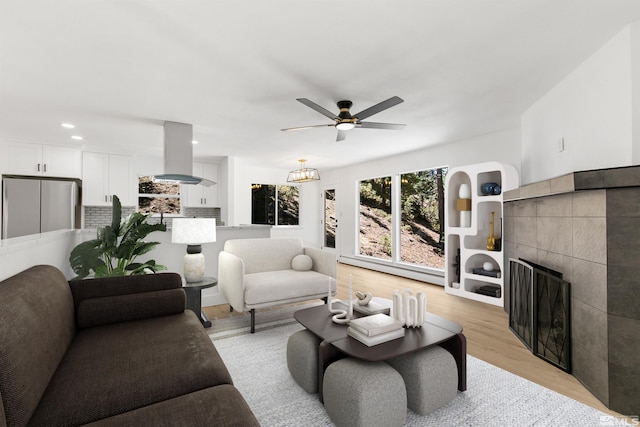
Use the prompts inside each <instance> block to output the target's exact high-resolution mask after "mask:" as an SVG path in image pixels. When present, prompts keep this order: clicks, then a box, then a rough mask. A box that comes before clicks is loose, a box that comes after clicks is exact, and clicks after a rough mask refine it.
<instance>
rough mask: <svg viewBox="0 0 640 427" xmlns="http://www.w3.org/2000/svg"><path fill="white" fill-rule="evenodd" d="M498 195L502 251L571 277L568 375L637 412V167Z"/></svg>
mask: <svg viewBox="0 0 640 427" xmlns="http://www.w3.org/2000/svg"><path fill="white" fill-rule="evenodd" d="M504 200H505V204H504V230H503V242H504V245H505V251H506V255H507V257H508V258H515V259H526V260H529V261H531V262H534V263H537V264H541V265H544V266H546V267H548V268H551V269H553V270H557V271H560V272H562V273H563V277H564V279H565V280H566V281H568V282H570V283H571V348H572V350H571V353H572V357H571V359H572V360H571V366H572V373H573V375H574V376H575V377H576V378H577V379H578V380H579V381H580V382H581V383H582V384H584V385H585V387H587V388H588V389H589V390H590V391H591V392H592V393H593V394H594V395H595V396H596V397H597V398H598V399H600V400H601V401H602V402H603V403H604V404H605V405H606V406H607V407H609V408H610V409H612V410H614V411H617V412H620V413H622V414H626V415H638V414H640V363H639V362H640V356H639V355H640V166H634V167H627V168H616V169H606V170H596V171H585V172H575V173H572V174H568V175H565V176H562V177H559V178H555V179H551V180H548V181H544V182H540V183H536V184H531V185H527V186H523V187H520V188H518V189H516V190H513V191H508V192H506V193H505V194H504ZM507 280H508V278H507ZM506 283H508V281H507V282H506ZM507 292H508V287H507V289H505V294H506V295H505V301H509V295H508V294H507ZM505 308H506V309H507V310H508V302H506V303H505Z"/></svg>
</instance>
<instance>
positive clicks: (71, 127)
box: [60, 123, 76, 129]
mask: <svg viewBox="0 0 640 427" xmlns="http://www.w3.org/2000/svg"><path fill="white" fill-rule="evenodd" d="M60 126H62V127H63V128H67V129H73V128H74V127H76V125H74V124H71V123H60Z"/></svg>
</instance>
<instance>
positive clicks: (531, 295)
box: [509, 259, 571, 373]
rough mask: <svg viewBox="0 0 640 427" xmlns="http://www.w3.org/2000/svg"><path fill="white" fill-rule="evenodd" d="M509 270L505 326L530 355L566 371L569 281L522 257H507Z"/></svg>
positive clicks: (569, 351) (569, 312) (569, 336)
mask: <svg viewBox="0 0 640 427" xmlns="http://www.w3.org/2000/svg"><path fill="white" fill-rule="evenodd" d="M509 273H510V275H509V277H510V279H509V290H510V293H509V328H510V329H511V330H512V331H513V333H514V334H515V335H516V336H517V337H518V338H519V339H520V340H521V341H522V342H523V344H524V345H525V346H526V347H527V348H529V350H531V352H532V353H533V354H535V355H536V356H538V357H540V358H542V359H544V360H546V361H547V362H549V363H551V364H553V365H555V366H557V367H558V368H560V369H562V370H564V371H566V372H569V373H570V372H571V311H570V310H571V307H570V294H569V291H570V283H569V282H567V281H565V280H563V279H562V273H560V272H559V271H555V270H552V269H550V268H547V267H545V266H541V265H538V264H536V263H533V262H530V261H527V260H524V259H519V260H515V259H510V260H509Z"/></svg>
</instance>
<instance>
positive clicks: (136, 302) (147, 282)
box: [69, 273, 186, 329]
mask: <svg viewBox="0 0 640 427" xmlns="http://www.w3.org/2000/svg"><path fill="white" fill-rule="evenodd" d="M69 287H70V288H71V294H72V295H73V303H74V307H75V315H76V322H77V327H78V328H80V329H82V328H87V327H91V326H98V325H104V324H107V323H116V322H124V321H129V320H139V319H144V318H149V317H157V316H166V315H170V314H177V313H182V312H183V311H184V309H185V306H186V295H185V293H184V290H182V278H181V277H180V275H179V274H177V273H159V274H144V275H139V276H138V275H136V276H124V277H104V278H98V279H87V280H71V281H69Z"/></svg>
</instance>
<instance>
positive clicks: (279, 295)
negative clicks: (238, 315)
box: [244, 270, 335, 306]
mask: <svg viewBox="0 0 640 427" xmlns="http://www.w3.org/2000/svg"><path fill="white" fill-rule="evenodd" d="M329 286H332V289H334V290H335V279H333V278H332V277H329V276H327V275H324V274H321V273H318V272H316V271H295V270H281V271H267V272H264V273H254V274H247V275H246V276H245V279H244V301H245V304H246V305H247V306H251V305H256V304H262V303H265V302H277V301H287V300H295V299H298V298H301V297H309V296H312V295H327V293H328V291H329Z"/></svg>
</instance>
